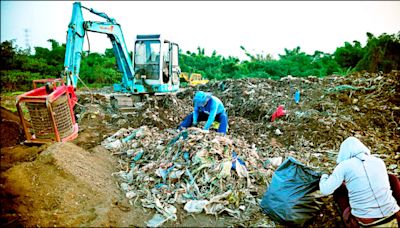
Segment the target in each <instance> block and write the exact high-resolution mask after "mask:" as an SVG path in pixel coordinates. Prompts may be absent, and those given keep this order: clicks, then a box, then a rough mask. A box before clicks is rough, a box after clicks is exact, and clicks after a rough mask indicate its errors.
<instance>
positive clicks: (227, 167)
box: [218, 161, 232, 178]
mask: <svg viewBox="0 0 400 228" xmlns="http://www.w3.org/2000/svg"><path fill="white" fill-rule="evenodd" d="M221 167H222V168H221V172H220V173H219V174H218V177H219V178H225V177H228V176H230V175H231V169H232V162H231V161H224V162H222V163H221Z"/></svg>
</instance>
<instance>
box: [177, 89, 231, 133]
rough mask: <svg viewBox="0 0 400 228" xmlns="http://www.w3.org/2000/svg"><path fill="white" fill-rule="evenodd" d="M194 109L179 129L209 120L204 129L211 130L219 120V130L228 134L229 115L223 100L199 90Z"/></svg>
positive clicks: (194, 99) (195, 97)
mask: <svg viewBox="0 0 400 228" xmlns="http://www.w3.org/2000/svg"><path fill="white" fill-rule="evenodd" d="M193 103H194V111H193V112H192V113H190V114H189V115H187V116H186V118H185V119H184V120H183V121H182V123H181V124H180V125H179V127H178V129H179V130H182V128H188V127H191V126H197V125H198V123H199V122H200V121H207V122H206V124H205V125H204V128H203V129H204V130H209V129H210V127H211V126H212V124H213V122H214V121H217V122H219V127H218V130H217V132H220V133H223V134H226V131H227V128H228V115H227V114H226V111H225V107H224V105H223V104H222V102H221V100H220V99H218V98H217V97H215V96H213V95H212V94H211V93H206V92H203V91H197V92H196V94H195V95H194V98H193Z"/></svg>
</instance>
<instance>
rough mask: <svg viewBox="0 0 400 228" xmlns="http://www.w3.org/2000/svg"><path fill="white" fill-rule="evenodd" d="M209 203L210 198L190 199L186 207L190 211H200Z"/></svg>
mask: <svg viewBox="0 0 400 228" xmlns="http://www.w3.org/2000/svg"><path fill="white" fill-rule="evenodd" d="M208 203H209V201H208V200H189V201H188V202H187V203H186V204H185V207H184V209H185V211H187V212H189V213H200V212H202V211H203V209H204V207H205V206H206V205H207V204H208Z"/></svg>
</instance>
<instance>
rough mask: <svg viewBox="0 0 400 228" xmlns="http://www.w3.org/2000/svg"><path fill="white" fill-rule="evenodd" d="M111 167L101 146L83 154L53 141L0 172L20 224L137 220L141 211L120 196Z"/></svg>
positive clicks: (119, 223) (100, 223) (107, 223)
mask: <svg viewBox="0 0 400 228" xmlns="http://www.w3.org/2000/svg"><path fill="white" fill-rule="evenodd" d="M114 167H115V164H114V163H113V160H110V157H109V156H107V152H105V151H104V149H102V148H96V149H95V150H94V153H89V152H87V151H85V150H83V149H82V148H80V147H78V146H76V145H74V144H72V143H55V144H53V145H51V146H50V147H49V148H48V149H47V150H45V151H44V152H42V153H41V154H40V155H39V156H38V157H37V159H36V160H35V161H33V162H26V163H22V164H19V165H15V166H14V167H12V168H10V169H9V170H7V171H6V172H5V173H3V174H2V176H3V178H4V182H5V184H4V195H5V196H7V197H8V198H11V199H12V201H13V204H12V206H11V208H8V211H9V212H11V211H15V212H17V213H18V216H19V221H18V222H19V223H21V224H24V226H45V227H46V226H128V225H143V222H142V223H141V221H142V220H141V219H138V218H139V216H141V217H145V216H143V212H140V211H139V210H138V211H133V210H132V209H131V208H130V207H129V204H127V202H126V201H125V200H124V199H123V198H120V193H119V190H118V188H116V184H115V182H114V180H113V178H112V177H111V173H112V172H113V171H114ZM121 215H124V216H126V217H124V218H126V219H124V218H123V217H120V216H121ZM9 216H12V215H9ZM14 216H15V215H14Z"/></svg>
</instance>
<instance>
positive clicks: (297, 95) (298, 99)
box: [294, 90, 300, 104]
mask: <svg viewBox="0 0 400 228" xmlns="http://www.w3.org/2000/svg"><path fill="white" fill-rule="evenodd" d="M294 102H295V103H296V104H298V103H299V102H300V91H299V90H296V92H295V93H294Z"/></svg>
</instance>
